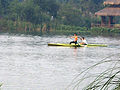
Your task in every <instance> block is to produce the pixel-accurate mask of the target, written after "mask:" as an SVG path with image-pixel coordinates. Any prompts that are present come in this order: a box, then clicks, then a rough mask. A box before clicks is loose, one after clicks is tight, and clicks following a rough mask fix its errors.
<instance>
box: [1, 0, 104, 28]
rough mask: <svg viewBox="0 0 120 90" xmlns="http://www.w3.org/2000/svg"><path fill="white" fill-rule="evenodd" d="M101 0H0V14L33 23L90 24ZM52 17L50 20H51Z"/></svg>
mask: <svg viewBox="0 0 120 90" xmlns="http://www.w3.org/2000/svg"><path fill="white" fill-rule="evenodd" d="M102 2H103V0H0V15H1V16H2V17H3V18H6V19H10V20H13V21H18V20H19V21H26V22H31V23H33V24H42V23H58V24H64V25H72V26H87V27H89V26H90V23H91V22H92V21H93V20H94V19H93V18H94V17H93V16H94V13H95V12H96V11H97V10H99V9H101V8H102V7H103V5H102ZM51 19H52V20H51Z"/></svg>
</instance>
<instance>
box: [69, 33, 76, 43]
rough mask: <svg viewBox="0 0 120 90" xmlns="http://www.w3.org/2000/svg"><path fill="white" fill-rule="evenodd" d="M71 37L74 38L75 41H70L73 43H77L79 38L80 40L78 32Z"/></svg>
mask: <svg viewBox="0 0 120 90" xmlns="http://www.w3.org/2000/svg"><path fill="white" fill-rule="evenodd" d="M71 38H74V41H72V42H70V44H71V43H75V45H76V44H77V40H78V36H77V34H76V33H75V34H74V36H72V37H71Z"/></svg>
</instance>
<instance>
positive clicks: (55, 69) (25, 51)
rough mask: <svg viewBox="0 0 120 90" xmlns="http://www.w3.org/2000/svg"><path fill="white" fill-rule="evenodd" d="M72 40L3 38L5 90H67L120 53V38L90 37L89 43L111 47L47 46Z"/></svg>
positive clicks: (0, 61) (0, 72)
mask: <svg viewBox="0 0 120 90" xmlns="http://www.w3.org/2000/svg"><path fill="white" fill-rule="evenodd" d="M69 37H70V36H65V35H56V36H55V35H52V36H50V35H49V36H47V35H42V36H32V35H15V34H6V33H5V34H0V83H3V85H2V87H1V90H65V89H66V87H67V86H68V85H69V84H70V83H71V81H72V80H73V79H74V78H75V77H76V76H77V75H78V74H79V73H80V72H81V71H82V70H84V69H86V68H88V67H90V66H92V65H94V64H96V63H98V62H99V61H101V60H103V59H104V58H106V57H108V56H111V55H113V54H118V53H120V37H102V36H97V37H90V36H86V39H87V41H88V43H100V44H107V45H108V47H89V48H87V47H84V48H70V47H50V46H47V43H50V42H51V43H52V42H54V43H69V42H70V41H71V39H70V38H69ZM114 58H118V56H114ZM106 66H108V64H106V65H105V67H106ZM101 69H102V68H97V69H96V71H100V70H101ZM89 74H91V73H89ZM81 86H82V85H81Z"/></svg>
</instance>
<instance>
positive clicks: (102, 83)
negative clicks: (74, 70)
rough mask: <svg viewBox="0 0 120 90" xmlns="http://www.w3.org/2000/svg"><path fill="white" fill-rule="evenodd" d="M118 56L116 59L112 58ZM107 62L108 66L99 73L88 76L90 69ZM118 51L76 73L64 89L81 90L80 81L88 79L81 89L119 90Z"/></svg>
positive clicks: (119, 58)
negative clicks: (88, 81)
mask: <svg viewBox="0 0 120 90" xmlns="http://www.w3.org/2000/svg"><path fill="white" fill-rule="evenodd" d="M114 56H117V57H118V56H119V57H118V58H117V59H112V58H113V57H114ZM107 63H109V64H110V66H109V67H108V68H106V69H105V70H103V71H102V72H101V73H95V74H92V75H91V76H90V74H89V75H87V74H88V73H90V70H94V68H96V67H99V66H100V65H102V64H107ZM119 64H120V53H118V54H116V55H111V56H109V57H106V58H105V59H103V60H101V61H100V62H99V63H97V64H95V65H93V66H91V67H89V68H87V69H85V70H84V71H82V72H81V73H80V74H79V75H77V76H76V77H75V78H74V79H73V81H72V82H71V84H70V85H69V86H68V87H67V88H66V90H81V89H79V88H80V87H81V86H82V82H85V81H86V80H90V83H88V84H87V85H86V86H85V87H84V88H82V90H120V66H119ZM79 77H80V78H79Z"/></svg>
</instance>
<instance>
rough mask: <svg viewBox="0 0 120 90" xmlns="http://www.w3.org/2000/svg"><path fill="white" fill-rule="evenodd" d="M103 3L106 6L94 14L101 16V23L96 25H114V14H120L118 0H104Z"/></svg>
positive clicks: (119, 2)
mask: <svg viewBox="0 0 120 90" xmlns="http://www.w3.org/2000/svg"><path fill="white" fill-rule="evenodd" d="M103 4H104V5H107V7H106V8H104V9H102V10H100V11H98V12H96V13H95V15H96V16H101V24H96V26H100V27H115V26H116V25H117V24H116V23H115V16H120V0H106V1H104V3H103ZM94 26H95V25H94ZM119 27H120V25H119Z"/></svg>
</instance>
